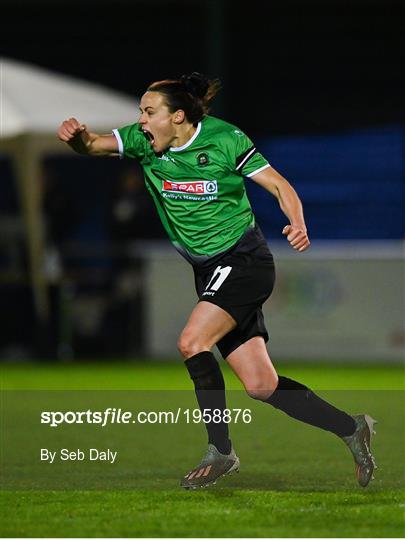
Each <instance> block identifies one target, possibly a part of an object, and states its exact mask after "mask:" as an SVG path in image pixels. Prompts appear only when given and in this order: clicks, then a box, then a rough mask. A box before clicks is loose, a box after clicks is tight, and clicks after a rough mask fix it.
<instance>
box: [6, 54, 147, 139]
mask: <svg viewBox="0 0 405 540" xmlns="http://www.w3.org/2000/svg"><path fill="white" fill-rule="evenodd" d="M0 79H1V82H0V92H1V134H0V135H1V137H2V138H4V137H12V136H15V135H20V134H23V133H28V132H29V133H38V134H39V133H42V134H43V133H48V134H49V133H52V134H54V133H55V131H56V129H57V126H58V125H59V123H60V122H61V121H62V120H63V119H65V118H70V117H71V116H75V117H76V118H78V119H79V120H80V121H83V122H84V123H86V124H87V125H89V126H91V129H94V130H95V131H97V130H108V131H109V130H111V128H114V127H117V126H121V125H124V124H129V123H132V122H135V121H136V120H137V118H138V107H139V101H138V100H137V99H134V98H131V97H130V96H126V95H123V94H121V93H119V92H116V91H114V90H110V89H106V88H103V87H101V86H99V85H95V84H92V83H89V82H85V81H79V80H77V79H74V78H72V77H68V76H65V75H58V74H55V73H52V72H50V71H47V70H45V69H42V68H39V67H36V66H32V65H29V64H24V63H22V62H17V61H15V60H10V59H7V58H0Z"/></svg>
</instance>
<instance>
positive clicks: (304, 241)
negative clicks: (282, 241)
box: [283, 225, 311, 251]
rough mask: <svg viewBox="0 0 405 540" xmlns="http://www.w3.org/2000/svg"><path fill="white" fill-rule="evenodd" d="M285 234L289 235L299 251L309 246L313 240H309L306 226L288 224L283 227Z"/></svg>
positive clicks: (292, 244)
mask: <svg viewBox="0 0 405 540" xmlns="http://www.w3.org/2000/svg"><path fill="white" fill-rule="evenodd" d="M283 234H284V235H285V236H287V240H288V241H289V242H290V244H291V246H292V247H293V248H294V249H296V250H297V251H305V250H306V249H308V248H309V245H310V243H311V242H310V241H309V238H308V234H307V230H306V228H305V227H299V226H297V225H286V226H285V227H284V229H283Z"/></svg>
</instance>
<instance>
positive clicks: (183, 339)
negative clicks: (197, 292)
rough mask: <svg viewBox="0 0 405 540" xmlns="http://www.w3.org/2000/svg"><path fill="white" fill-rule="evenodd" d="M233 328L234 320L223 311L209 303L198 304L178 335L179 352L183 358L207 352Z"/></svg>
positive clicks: (234, 325)
mask: <svg viewBox="0 0 405 540" xmlns="http://www.w3.org/2000/svg"><path fill="white" fill-rule="evenodd" d="M235 327H236V322H235V320H234V319H233V318H232V317H231V315H229V313H227V312H226V311H225V310H224V309H222V308H220V307H219V306H217V305H215V304H212V303H211V302H199V303H198V304H197V305H196V307H195V308H194V309H193V311H192V313H191V315H190V317H189V319H188V321H187V324H186V326H185V327H184V330H183V331H182V333H181V335H180V338H179V342H178V347H179V350H180V352H181V353H182V355H183V356H184V357H185V358H189V357H190V356H193V355H194V354H197V353H199V352H202V351H209V350H211V348H212V347H213V346H214V345H215V343H217V342H218V341H219V340H220V339H221V338H222V337H224V336H225V335H226V334H227V333H228V332H230V331H231V330H232V329H233V328H235Z"/></svg>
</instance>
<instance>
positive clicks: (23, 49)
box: [0, 0, 404, 358]
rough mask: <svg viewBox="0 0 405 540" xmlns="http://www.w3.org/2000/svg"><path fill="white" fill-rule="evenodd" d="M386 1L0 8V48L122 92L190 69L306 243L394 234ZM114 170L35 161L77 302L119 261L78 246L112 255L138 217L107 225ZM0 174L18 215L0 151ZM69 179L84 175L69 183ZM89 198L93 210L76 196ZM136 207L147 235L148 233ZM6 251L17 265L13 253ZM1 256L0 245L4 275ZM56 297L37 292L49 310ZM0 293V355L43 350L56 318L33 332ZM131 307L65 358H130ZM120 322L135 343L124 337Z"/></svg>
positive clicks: (265, 220) (277, 218) (393, 21)
mask: <svg viewBox="0 0 405 540" xmlns="http://www.w3.org/2000/svg"><path fill="white" fill-rule="evenodd" d="M400 4H401V3H400V2H399V1H398V2H396V1H393V0H381V1H376V0H350V1H343V0H328V1H326V2H325V1H314V0H305V1H299V0H295V1H293V0H283V1H274V2H263V1H249V2H232V1H225V0H223V1H220V0H212V1H208V0H207V1H197V0H195V1H192V0H188V1H179V0H177V1H176V0H173V1H163V0H162V1H153V0H148V1H146V0H145V1H136V0H115V1H107V0H94V1H93V0H87V1H84V0H81V1H79V0H70V1H69V2H67V1H64V0H59V1H44V0H35V1H34V0H2V2H1V19H2V32H1V38H0V55H1V56H4V57H9V58H13V59H17V60H22V61H26V62H32V63H34V64H37V65H39V66H42V67H45V68H48V69H50V70H53V71H56V72H60V73H64V74H69V75H73V76H76V77H78V78H82V79H86V80H90V81H93V82H97V83H101V84H105V85H107V86H109V87H111V88H115V89H117V90H121V91H123V92H126V93H128V94H131V95H134V96H139V95H140V94H141V93H142V90H143V89H144V88H145V87H146V85H147V84H148V83H150V82H151V81H154V80H156V79H162V78H166V77H173V76H174V77H175V76H178V75H181V74H182V73H187V72H191V71H194V70H197V71H202V72H205V73H206V74H207V75H209V76H211V77H218V78H220V79H221V80H222V82H223V90H222V92H221V94H220V95H219V97H218V100H217V101H216V103H215V106H214V108H213V114H216V115H219V116H222V117H223V118H224V119H226V120H228V121H230V122H232V123H235V124H237V125H238V126H239V127H240V128H242V129H243V130H245V131H246V132H247V133H248V134H249V135H250V136H251V137H252V138H253V139H254V140H255V141H256V142H257V145H258V146H259V147H260V148H261V149H262V150H263V152H264V153H265V154H266V156H268V157H269V159H270V162H271V163H272V164H273V165H274V166H275V167H276V168H277V169H279V170H280V171H281V172H282V173H283V174H285V176H286V177H287V178H289V179H291V181H292V182H293V184H294V185H295V186H296V187H297V189H298V191H299V193H300V195H301V197H302V199H303V201H304V204H305V208H306V216H307V220H308V222H309V223H310V224H311V227H310V233H311V236H312V238H313V239H382V240H390V239H399V238H401V237H402V236H403V232H404V220H403V204H404V190H403V172H404V168H403V157H402V143H403V129H402V128H401V120H402V117H401V110H402V108H403V95H404V87H403V65H401V32H400V31H401V16H400ZM28 91H29V89H28ZM61 120H63V119H61ZM83 120H84V119H83ZM112 127H113V126H112ZM56 129H57V126H55V131H56ZM272 156H274V158H273V159H272ZM342 156H343V157H342ZM22 159H23V156H22ZM314 163H316V167H315V168H314ZM126 167H127V165H124V164H122V163H119V164H118V163H114V164H112V163H111V164H109V165H105V163H104V162H103V164H98V163H97V164H96V163H93V162H92V163H88V162H87V161H86V160H81V159H77V158H66V157H64V158H63V159H62V158H60V157H59V158H58V157H55V156H53V157H52V156H51V157H49V158H48V159H47V160H46V162H45V163H44V178H45V183H46V186H47V192H46V195H45V199H44V213H45V214H46V216H47V219H48V222H49V223H50V224H51V225H50V232H49V234H50V236H51V237H52V242H53V243H55V244H56V245H57V246H58V247H59V248H60V249H61V250H62V251H63V246H64V245H65V244H66V243H69V242H76V243H77V242H79V243H80V242H82V247H83V249H82V252H81V253H82V255H81V257H79V258H78V257H72V256H71V253H69V252H68V251H66V252H65V253H64V264H65V268H66V269H67V271H68V272H69V273H70V275H71V276H77V275H79V274H80V276H81V280H79V281H80V285H79V286H78V287H77V289H76V293H77V291H79V293H80V291H81V289H83V290H84V291H86V292H89V290H90V291H91V290H96V291H97V293H98V294H104V295H108V293H109V291H110V289H111V284H112V283H113V281H114V278H115V276H116V274H117V272H119V271H120V270H122V268H123V266H125V264H126V262H125V260H124V261H122V260H120V258H119V257H118V258H117V257H101V258H100V257H98V256H96V255H94V254H93V255H92V254H91V253H90V252H89V251H86V241H87V242H90V243H93V244H94V243H97V242H98V243H100V244H101V245H104V246H107V247H111V246H112V245H113V244H114V242H117V241H118V242H121V243H122V242H125V241H127V240H130V239H131V238H132V237H133V236H134V235H136V234H138V235H139V226H138V224H137V223H132V225H131V226H130V227H129V228H128V229H127V230H121V229H120V228H119V226H117V224H115V225H114V223H112V222H111V201H114V198H115V197H117V196H118V195H117V187H116V185H113V184H112V182H111V178H113V177H118V176H119V177H120V178H124V176H125V175H126V174H127V169H126ZM326 171H327V173H328V174H329V179H330V180H332V181H331V182H328V184H326V183H325V181H324V177H325V172H326ZM0 175H1V180H0V212H1V214H2V215H3V216H8V215H18V212H19V208H18V202H17V196H16V193H15V189H14V182H13V177H12V171H11V169H10V164H9V163H8V162H7V160H6V159H5V158H4V156H2V157H1V159H0ZM81 175H82V176H83V177H84V176H85V177H86V182H76V183H75V182H74V181H73V180H72V179H77V178H78V177H79V176H81ZM330 175H331V176H330ZM122 182H123V183H124V182H125V180H122ZM249 190H250V195H251V198H252V201H253V204H254V205H255V210H256V214H257V215H258V217H259V220H260V222H261V224H262V226H263V229H264V231H265V233H266V235H267V237H269V238H272V237H274V236H275V235H278V234H279V230H280V227H281V226H282V225H283V224H284V221H285V220H284V218H283V216H282V215H281V214H280V212H279V211H278V210H277V206H276V205H275V203H274V201H272V202H270V197H269V198H267V197H263V196H262V194H261V196H260V194H259V191H258V190H256V189H255V188H254V187H249ZM140 196H141V197H142V194H141V195H140ZM89 197H91V200H92V209H91V212H90V209H89V207H88V206H87V205H86V204H85V202H84V201H86V200H88V198H89ZM67 203H68V204H67ZM145 204H148V203H147V202H145ZM150 212H151V214H150V215H151V217H150V218H149V219H150V221H149V223H148V228H147V229H148V234H147V237H148V238H161V237H162V236H163V233H162V230H161V228H160V225H159V223H157V222H156V217H155V216H154V214H153V210H152V209H151V210H150ZM144 229H145V228H144ZM117 239H118V240H117ZM16 250H17V251H18V246H16ZM83 252H84V253H85V255H83ZM17 256H18V257H19V258H20V259H21V261H22V262H21V264H22V267H23V269H24V271H25V270H26V260H25V253H24V250H23V248H21V252H19V254H17ZM7 257H9V255H8V254H7V253H4V252H3V253H2V252H0V264H1V265H2V267H3V270H4V269H5V268H6V267H7V264H8V263H9V261H8V260H7ZM138 264H139V272H142V263H141V262H138ZM95 268H97V271H95ZM59 293H60V291H58V290H51V291H50V296H51V302H52V305H54V306H55V307H54V309H55V313H59V308H58V306H59V304H60V302H61V299H60V294H59ZM67 294H68V293H67ZM1 298H2V304H3V307H2V309H1V312H0V313H1V314H0V324H1V328H2V333H1V339H0V357H5V358H8V357H11V358H13V357H15V358H19V357H25V356H36V357H39V358H46V357H48V358H53V357H55V354H56V351H57V341H58V338H57V335H59V334H60V332H64V333H65V334H66V333H67V334H68V333H69V332H71V329H69V328H66V327H64V328H61V322H60V320H59V318H58V317H54V318H53V319H52V323H51V325H50V327H47V328H46V329H38V326H37V324H36V321H35V315H34V310H33V305H32V295H31V290H30V287H29V286H28V285H22V284H21V283H19V282H18V283H17V282H15V283H11V284H10V282H7V283H4V282H2V284H1ZM136 302H137V303H136V306H135V307H134V306H133V305H127V304H125V302H124V303H123V304H121V305H115V306H113V307H112V308H111V310H110V312H109V313H108V316H107V317H106V320H105V321H103V323H102V324H101V326H100V330H99V332H98V334H97V335H96V336H93V337H90V338H89V337H87V338H86V336H85V335H81V336H80V335H76V336H75V338H74V341H75V354H76V355H79V356H80V355H81V356H96V357H98V358H99V357H100V356H108V357H111V356H113V355H120V356H126V355H128V354H129V353H133V352H138V353H139V352H142V331H143V330H142V317H140V316H139V313H142V309H143V307H142V302H143V299H142V295H141V294H140V295H139V298H138V299H137V301H136ZM130 326H131V328H137V329H138V333H139V335H136V332H135V333H133V332H132V335H131V336H129V331H128V328H129V327H130ZM106 336H108V339H106ZM16 345H18V347H17V346H16ZM19 347H20V348H19ZM62 356H63V355H62Z"/></svg>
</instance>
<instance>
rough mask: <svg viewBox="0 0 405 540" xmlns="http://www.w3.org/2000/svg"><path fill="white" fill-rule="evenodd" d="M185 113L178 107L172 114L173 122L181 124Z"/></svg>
mask: <svg viewBox="0 0 405 540" xmlns="http://www.w3.org/2000/svg"><path fill="white" fill-rule="evenodd" d="M185 117H186V115H185V114H184V111H183V109H178V110H177V111H176V112H175V113H174V115H173V122H174V123H175V124H182V123H183V122H184V119H185Z"/></svg>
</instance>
